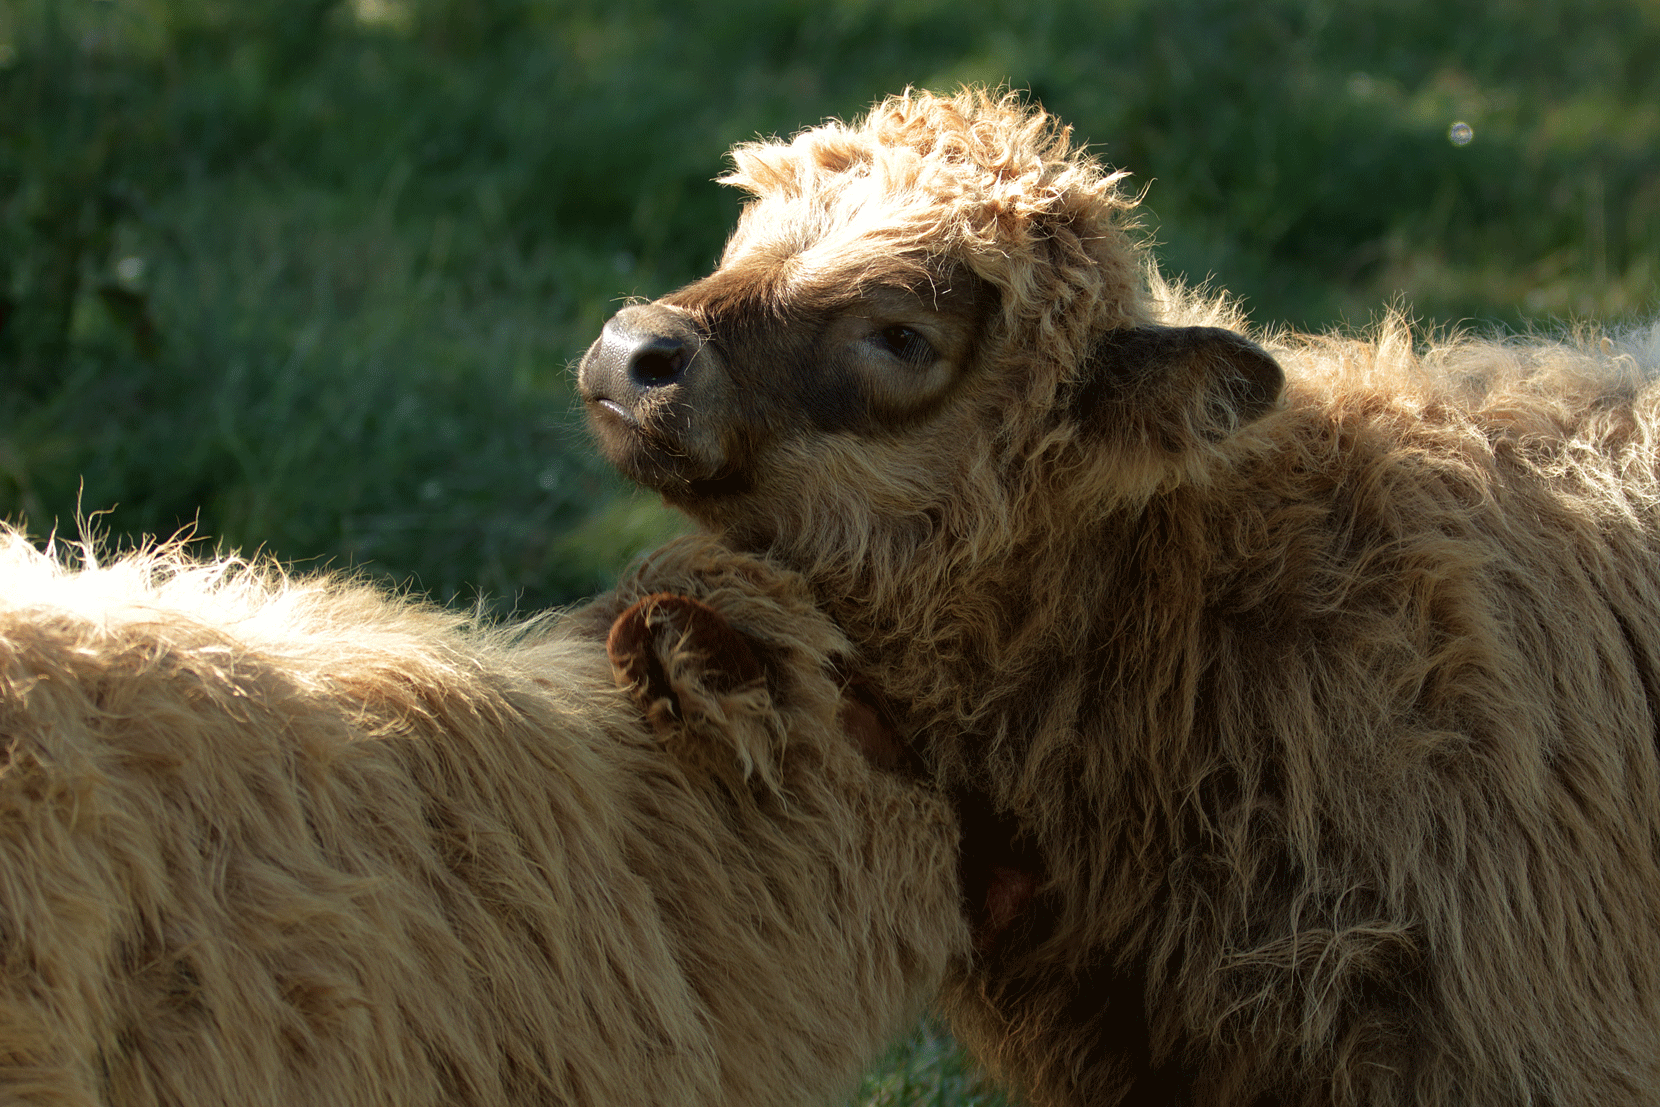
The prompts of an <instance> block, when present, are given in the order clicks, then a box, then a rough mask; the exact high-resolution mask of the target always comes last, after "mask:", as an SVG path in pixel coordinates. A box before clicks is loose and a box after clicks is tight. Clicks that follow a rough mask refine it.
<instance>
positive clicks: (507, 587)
mask: <svg viewBox="0 0 1660 1107" xmlns="http://www.w3.org/2000/svg"><path fill="white" fill-rule="evenodd" d="M1656 59H1660V3H1657V2H1656V0H1641V2H1634V0H1624V2H1614V0H1573V2H1568V0H1496V2H1491V3H1466V2H1453V3H1446V2H1423V3H1405V2H1398V0H1352V2H1315V0H1253V2H1251V3H1226V2H1222V0H1168V2H1162V3H1161V2H1152V0H1095V2H1091V3H1081V2H1074V0H1055V2H1053V3H1047V4H1034V3H1032V2H1030V0H1016V2H1008V3H1003V2H991V0H949V2H945V0H939V2H936V0H811V2H779V3H758V2H754V0H734V2H727V3H711V4H702V5H689V4H685V3H684V2H683V0H607V2H590V0H559V2H553V0H286V2H282V3H276V2H272V0H44V2H43V0H0V517H4V518H6V519H9V520H11V521H13V522H15V523H21V524H23V525H25V526H27V527H28V528H29V529H30V530H31V531H32V532H34V533H35V534H36V535H37V536H42V537H43V536H44V535H45V534H47V533H48V532H50V531H51V530H53V529H54V528H55V529H57V530H58V531H60V532H65V533H69V534H75V533H77V532H78V530H79V529H80V528H81V527H82V526H83V525H89V524H86V523H83V522H82V520H86V519H90V520H91V522H90V525H91V526H93V527H94V528H95V529H98V530H100V531H102V532H104V533H106V534H108V535H110V536H111V538H112V539H113V540H114V541H117V542H121V541H130V540H133V539H135V538H136V537H137V536H140V535H145V534H149V535H160V536H166V535H170V534H173V533H174V532H175V531H177V530H178V529H179V528H180V527H182V526H191V525H194V526H195V527H196V529H197V531H198V533H199V534H200V535H202V536H203V542H204V545H206V546H209V547H212V546H219V547H222V548H236V549H240V550H241V551H243V552H244V553H252V552H254V551H255V550H264V551H266V552H269V553H272V554H275V555H277V556H279V557H281V558H284V559H287V560H293V561H298V562H301V563H303V564H307V565H314V564H332V565H351V566H359V567H362V568H363V569H365V570H366V571H368V572H370V573H372V574H377V575H380V576H383V577H385V578H387V579H390V580H393V581H396V582H398V583H400V584H407V585H409V586H411V587H414V588H416V589H419V590H423V591H426V592H429V593H431V594H432V595H434V596H436V597H437V598H439V599H443V600H451V599H460V600H462V601H463V602H475V601H480V600H481V601H482V602H483V603H485V604H486V605H487V606H489V607H490V608H492V609H494V610H500V611H505V610H508V609H511V608H513V607H519V608H534V607H541V606H545V605H548V604H552V603H562V602H567V601H570V600H573V599H576V598H578V597H580V596H582V595H585V594H587V593H589V592H592V591H594V590H596V589H598V588H601V587H604V586H605V585H606V583H607V582H608V581H609V580H610V579H611V578H612V577H613V576H614V575H615V573H616V571H617V569H618V568H620V566H621V565H622V564H623V563H624V562H625V561H626V559H627V558H628V557H629V556H631V555H632V554H633V553H635V552H637V551H639V550H641V549H644V548H649V547H650V546H652V545H654V544H656V543H657V542H659V541H661V540H662V539H663V538H664V537H665V536H666V535H668V534H670V533H672V532H673V531H674V530H675V529H676V527H677V526H679V523H678V522H677V520H676V519H675V518H674V517H673V516H670V515H668V514H667V513H665V512H664V511H663V510H662V509H661V508H660V507H659V506H657V505H656V503H655V502H653V501H652V500H651V499H650V498H649V497H646V496H643V495H639V494H634V493H631V492H630V491H629V490H628V489H626V488H624V487H623V486H622V484H621V483H620V482H619V481H618V480H617V479H616V478H615V477H613V476H612V475H611V474H610V473H609V472H608V471H607V470H606V468H605V466H603V465H602V464H600V463H599V462H598V461H597V460H596V459H595V458H594V457H593V456H592V451H591V450H590V448H589V444H588V440H587V437H586V433H585V431H584V430H583V427H582V420H581V417H580V411H579V410H577V405H576V403H575V401H574V399H573V394H572V390H571V372H570V367H571V364H572V362H573V361H574V359H575V358H576V357H578V356H579V355H580V353H581V351H582V350H583V348H584V347H585V346H586V345H587V343H588V342H589V341H591V339H592V338H593V336H594V335H595V334H596V333H597V331H598V328H599V326H600V325H601V323H602V322H603V321H604V319H605V318H606V317H607V316H608V315H609V314H610V313H611V312H612V311H614V310H615V309H616V307H617V306H618V305H619V304H620V303H622V302H623V301H624V299H625V298H627V297H629V296H647V297H649V296H655V295H658V294H660V293H662V292H665V291H667V290H668V289H670V288H673V287H675V286H676V285H678V284H680V283H682V282H684V281H686V280H688V279H691V278H692V277H694V276H696V275H698V274H699V273H701V272H703V271H705V270H707V268H708V267H709V266H710V265H711V263H712V262H713V260H714V258H715V256H716V255H717V253H718V251H719V249H720V246H721V243H722V241H723V238H724V236H725V233H726V230H727V228H728V227H729V225H730V224H731V222H732V220H733V218H734V215H735V213H736V210H737V203H738V197H737V196H736V195H734V194H732V193H731V192H730V190H725V189H722V188H721V187H720V186H717V185H715V184H713V183H712V178H713V177H715V176H716V175H718V174H719V173H720V172H721V171H722V169H723V165H724V161H723V157H724V152H725V151H726V150H727V149H728V147H730V146H731V145H732V144H733V143H734V142H737V141H742V140H746V139H751V138H754V137H756V136H758V135H774V134H778V135H788V134H789V133H791V132H793V131H794V130H796V129H798V128H800V127H803V126H807V125H811V124H813V123H816V122H818V121H820V120H821V119H823V118H825V117H827V116H841V117H851V116H854V115H857V114H858V113H859V112H861V111H862V110H863V109H865V108H866V107H868V106H869V105H870V103H871V102H872V101H874V100H875V99H876V98H878V97H880V96H881V95H883V94H885V93H889V92H894V91H898V90H900V89H902V88H904V87H906V86H907V85H911V86H918V87H927V88H934V89H939V90H949V89H952V88H954V87H955V86H957V85H958V84H960V83H963V82H975V83H983V84H991V85H1000V84H1001V85H1008V86H1011V87H1014V88H1017V89H1021V90H1026V91H1028V92H1029V93H1030V94H1031V95H1032V96H1033V97H1034V98H1036V99H1038V100H1040V101H1041V102H1042V103H1043V104H1044V105H1045V106H1046V107H1048V108H1050V109H1051V110H1052V111H1054V112H1056V113H1057V114H1059V115H1060V116H1061V117H1063V118H1064V119H1066V120H1068V121H1069V122H1071V123H1072V124H1073V125H1074V126H1075V128H1076V132H1077V134H1078V135H1079V136H1080V137H1081V138H1083V139H1085V140H1087V141H1088V142H1089V143H1091V145H1092V147H1093V148H1094V149H1095V150H1096V151H1097V152H1098V153H1099V154H1100V155H1101V156H1102V157H1103V158H1104V159H1105V160H1106V161H1108V162H1109V163H1111V164H1114V165H1117V166H1121V167H1123V168H1126V169H1129V170H1130V171H1131V172H1132V173H1133V174H1134V178H1133V180H1134V183H1136V184H1138V185H1145V186H1147V189H1148V192H1147V200H1146V204H1145V207H1144V211H1143V218H1144V222H1145V223H1146V224H1147V226H1148V227H1149V228H1150V230H1151V231H1152V233H1153V236H1154V240H1155V241H1156V243H1157V250H1158V253H1159V255H1160V256H1161V258H1162V260H1163V263H1164V266H1165V268H1166V269H1167V270H1168V271H1170V272H1172V273H1179V274H1185V275H1186V276H1188V277H1189V278H1190V279H1193V280H1205V279H1209V280H1211V281H1212V282H1213V284H1214V285H1215V286H1216V287H1220V288H1226V289H1228V290H1230V291H1231V292H1233V293H1235V294H1237V295H1239V296H1241V297H1243V298H1244V300H1245V303H1246V306H1247V308H1248V309H1249V310H1250V312H1251V314H1252V317H1253V319H1254V320H1255V321H1256V322H1259V323H1288V324H1292V325H1295V326H1299V327H1306V328H1325V327H1331V326H1364V325H1365V324H1366V323H1367V322H1368V320H1370V319H1371V318H1372V317H1373V316H1374V315H1375V314H1376V313H1377V312H1378V311H1379V310H1380V309H1381V308H1382V307H1383V306H1384V305H1386V304H1391V303H1393V304H1398V305H1404V306H1407V307H1409V309H1410V310H1411V311H1412V313H1413V314H1414V315H1415V316H1416V317H1417V318H1418V319H1420V320H1421V321H1422V323H1423V327H1424V333H1425V334H1426V335H1427V334H1429V333H1430V332H1431V331H1432V330H1433V329H1434V328H1435V327H1445V326H1449V325H1457V324H1463V325H1467V326H1472V327H1475V328H1477V329H1483V330H1485V329H1491V328H1496V327H1507V328H1513V329H1514V328H1523V329H1528V328H1532V329H1544V330H1551V329H1555V328H1559V327H1562V326H1565V325H1568V324H1570V323H1574V322H1579V321H1585V320H1590V321H1593V322H1594V323H1596V324H1598V325H1603V326H1608V327H1611V328H1617V327H1619V326H1621V325H1629V324H1631V323H1634V322H1637V321H1639V320H1643V319H1652V318H1653V316H1654V314H1655V312H1656V310H1657V308H1660V293H1657V282H1660V64H1657V63H1656ZM1455 122H1463V123H1465V124H1467V125H1468V126H1469V127H1470V128H1471V130H1472V132H1473V136H1474V137H1473V140H1472V141H1471V142H1469V143H1468V144H1467V145H1462V146H1460V145H1455V144H1454V143H1453V142H1452V141H1450V140H1449V127H1451V125H1452V124H1454V123H1455ZM975 1095H976V1093H974V1092H973V1091H972V1090H971V1081H970V1080H969V1078H968V1077H966V1076H964V1075H963V1074H962V1071H961V1062H960V1059H959V1058H957V1057H956V1055H955V1054H954V1053H953V1051H952V1048H951V1046H950V1043H949V1040H948V1039H944V1038H942V1037H940V1036H939V1035H937V1034H936V1033H935V1032H934V1031H933V1030H932V1029H931V1028H929V1027H927V1026H924V1027H923V1028H922V1029H920V1030H919V1032H918V1036H917V1038H916V1039H915V1040H914V1041H913V1042H911V1043H909V1044H908V1045H907V1046H905V1047H904V1048H902V1049H901V1051H900V1052H899V1053H898V1054H896V1055H895V1057H894V1058H892V1059H890V1063H888V1064H887V1065H885V1066H884V1067H883V1068H882V1069H881V1070H879V1071H878V1072H877V1073H876V1074H874V1075H873V1076H872V1078H871V1081H870V1085H869V1087H867V1089H866V1098H867V1100H868V1101H870V1102H882V1103H889V1102H894V1103H899V1102H903V1103H913V1102H915V1103H921V1102H929V1103H942V1104H943V1103H950V1104H959V1103H968V1102H972V1101H974V1097H975Z"/></svg>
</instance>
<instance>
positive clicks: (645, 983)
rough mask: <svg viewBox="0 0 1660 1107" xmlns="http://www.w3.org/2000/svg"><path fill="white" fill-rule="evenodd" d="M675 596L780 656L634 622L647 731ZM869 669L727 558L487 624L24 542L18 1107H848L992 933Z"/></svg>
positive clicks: (9, 926)
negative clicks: (893, 748) (980, 937)
mask: <svg viewBox="0 0 1660 1107" xmlns="http://www.w3.org/2000/svg"><path fill="white" fill-rule="evenodd" d="M656 592H670V593H678V594H681V595H690V596H694V597H697V598H698V599H699V600H701V601H702V603H703V604H705V605H707V607H708V608H709V609H712V610H713V611H714V612H715V613H717V615H716V616H714V617H713V618H714V620H715V622H717V623H719V622H721V620H722V619H724V622H725V623H726V624H729V625H730V627H731V628H732V630H734V631H736V632H737V636H738V637H739V638H740V639H742V640H744V641H747V642H749V643H751V644H752V645H753V647H754V651H753V656H748V658H747V660H745V661H743V662H742V663H741V664H739V665H737V666H736V668H734V669H732V671H731V672H730V673H728V674H727V675H726V676H722V675H721V672H720V666H721V665H723V664H726V663H727V662H728V661H729V660H730V658H729V657H727V656H711V655H710V652H709V651H708V650H706V649H703V650H701V651H700V647H702V646H703V645H704V644H705V642H706V640H707V635H705V634H703V633H702V631H701V630H700V628H698V627H692V628H689V629H688V628H686V627H684V626H682V627H680V628H679V630H678V631H677V630H676V627H675V626H674V625H672V624H670V623H663V622H661V621H657V622H651V623H650V624H649V625H647V624H642V625H641V627H640V628H637V629H640V630H641V633H639V634H636V635H635V642H636V644H638V645H641V646H642V647H643V648H647V649H649V650H650V651H651V654H652V657H651V665H654V666H655V669H653V670H652V671H653V672H654V673H655V674H656V676H657V678H658V680H659V683H658V685H657V686H656V687H654V688H646V687H636V688H635V689H634V691H635V693H636V694H637V695H638V696H639V697H640V698H641V701H642V703H644V704H646V705H647V706H648V707H650V708H651V709H652V710H651V714H652V717H653V720H654V723H655V726H654V727H648V726H647V725H646V724H645V722H644V721H643V719H642V716H641V710H640V707H638V706H636V704H635V702H634V701H633V700H632V699H631V698H630V696H629V694H628V693H627V692H625V691H624V690H622V689H619V687H618V686H617V684H616V682H615V681H614V678H613V673H612V669H611V661H609V660H608V658H607V651H606V643H605V635H606V631H607V629H608V628H610V627H611V625H612V622H613V619H614V618H616V617H617V616H618V615H619V613H622V614H623V618H621V619H617V624H618V627H622V626H623V625H624V622H625V620H626V619H627V618H628V617H629V612H624V608H627V607H629V605H630V604H631V603H633V602H634V601H636V600H640V599H641V598H642V597H645V596H647V595H648V594H651V593H656ZM638 610H639V608H630V611H638ZM727 633H728V635H730V632H727ZM619 635H620V632H619ZM724 640H725V639H723V641H724ZM648 643H649V645H647V644H648ZM612 645H613V650H614V651H615V650H617V649H618V648H619V645H618V642H617V641H613V644H612ZM739 646H740V647H741V643H739ZM717 647H718V643H717ZM620 648H622V649H623V650H624V652H625V653H626V650H627V643H623V644H622V646H621V647H620ZM845 649H846V643H845V641H844V640H843V639H842V637H841V635H840V633H839V632H838V631H837V630H835V628H834V627H832V626H831V625H830V624H829V623H828V622H827V621H826V620H825V619H824V618H823V617H822V616H819V615H817V614H816V613H815V612H814V611H813V609H812V607H811V605H810V596H809V595H808V593H807V592H806V590H805V588H804V586H803V585H802V583H801V582H800V581H799V580H798V579H796V578H793V577H791V576H790V575H788V574H781V573H777V572H773V571H770V570H768V569H767V568H766V567H764V566H763V565H761V564H760V563H759V562H756V561H754V560H753V559H748V558H744V557H742V556H739V555H734V554H731V553H729V552H727V551H725V550H723V549H720V548H718V547H716V546H714V545H713V544H711V543H709V542H707V541H701V540H693V541H688V542H684V543H681V544H678V545H675V546H672V547H670V548H668V549H666V550H664V551H662V552H661V553H659V554H658V555H656V556H655V557H654V558H653V559H652V560H651V561H650V562H649V563H647V564H646V565H644V566H643V567H641V568H640V569H639V571H638V572H636V573H635V574H634V575H632V576H631V577H630V578H628V579H627V580H625V581H624V583H623V584H622V585H620V586H619V589H618V590H617V592H616V593H614V594H612V595H610V596H607V597H604V598H602V599H601V600H599V601H596V602H595V604H594V605H592V606H590V607H588V608H586V609H583V610H580V611H577V612H575V613H572V614H570V615H566V616H562V617H557V618H544V619H541V620H538V621H534V622H532V623H530V624H528V625H524V626H517V627H506V628H496V629H489V628H484V627H480V626H476V625H471V624H470V623H469V622H468V620H466V619H464V618H462V617H459V616H457V615H455V614H454V613H451V612H448V611H442V610H438V609H435V608H432V607H430V606H427V605H425V604H422V603H418V602H414V601H409V600H404V599H398V598H393V597H389V596H387V595H385V594H383V593H382V592H381V591H379V590H376V589H372V588H370V587H368V586H364V585H359V584H354V583H351V582H349V581H343V580H341V579H336V578H330V577H319V578H309V579H297V578H295V579H290V578H288V577H285V576H284V575H282V574H281V573H279V572H277V571H276V570H274V569H273V568H271V567H269V566H246V565H241V564H237V563H235V562H229V561H227V562H210V563H196V562H192V561H190V560H188V559H186V558H184V557H182V556H180V555H178V554H176V553H174V552H166V551H163V552H159V553H157V552H153V553H150V554H146V555H132V556H127V557H124V558H121V559H119V560H116V561H114V562H112V563H110V564H105V565H97V566H92V565H86V566H83V567H81V568H69V567H65V566H64V565H63V564H62V563H60V562H59V561H58V560H56V559H54V558H52V557H49V556H46V555H42V554H40V553H38V552H36V551H35V550H34V549H33V548H32V547H30V546H29V545H28V544H27V543H26V542H25V541H23V540H22V539H21V538H19V537H18V536H16V535H15V534H5V535H0V1100H4V1101H5V1102H7V1103H29V1104H37V1105H42V1107H45V1105H64V1107H68V1105H71V1104H73V1105H77V1107H81V1105H90V1104H94V1103H101V1104H111V1105H117V1104H119V1105H122V1107H138V1105H142V1104H169V1105H179V1107H189V1105H202V1107H209V1105H212V1107H220V1105H223V1104H271V1105H277V1104H341V1105H345V1104H353V1105H358V1104H365V1105H366V1104H385V1105H398V1107H418V1105H420V1104H433V1105H438V1104H445V1105H455V1104H470V1105H480V1107H483V1105H490V1107H495V1105H506V1104H571V1105H578V1104H580V1105H584V1107H606V1105H611V1107H639V1105H643V1104H654V1103H656V1104H665V1105H670V1104H672V1105H674V1107H685V1105H688V1104H709V1105H711V1107H712V1105H715V1104H756V1105H761V1104H767V1105H772V1104H781V1103H798V1102H799V1103H812V1102H824V1101H826V1100H829V1099H831V1098H832V1097H833V1096H835V1095H836V1094H837V1093H844V1092H845V1091H846V1090H847V1089H848V1088H849V1086H850V1085H851V1083H852V1082H853V1081H854V1080H856V1078H857V1075H858V1072H859V1070H860V1067H861V1065H862V1064H863V1063H865V1062H868V1061H869V1060H870V1059H871V1057H872V1056H873V1055H874V1054H875V1053H876V1052H877V1051H878V1050H879V1048H880V1046H881V1045H882V1044H883V1043H884V1042H885V1041H886V1040H887V1039H888V1038H889V1037H890V1036H891V1035H892V1034H893V1033H895V1032H896V1031H898V1030H899V1029H901V1028H903V1027H904V1026H905V1025H907V1024H908V1022H909V1020H911V1019H913V1018H914V1017H915V1015H916V1014H917V1012H918V1010H919V1009H920V1006H921V1005H922V1004H923V1003H925V1002H926V1001H927V1000H928V999H929V997H930V996H931V994H932V993H933V992H934V990H935V989H936V987H937V985H938V982H939V980H940V978H941V975H942V974H943V972H944V971H945V965H946V961H947V960H948V958H950V957H952V956H954V955H956V954H957V953H958V951H959V950H960V949H962V948H963V946H964V944H965V943H966V934H965V932H964V928H963V926H962V924H961V922H960V921H959V919H960V909H959V905H958V898H957V897H958V893H957V888H956V883H955V864H956V830H955V825H954V822H953V820H952V818H951V816H950V812H949V809H948V808H947V807H946V805H945V804H944V803H943V802H942V801H941V800H940V799H938V798H937V797H936V796H935V795H934V794H932V793H931V792H930V791H929V790H928V789H927V788H924V787H920V786H917V785H914V784H911V783H907V782H905V781H903V780H901V779H900V778H898V777H896V776H894V775H892V774H889V773H883V772H878V771H876V770H874V769H873V768H872V767H871V766H869V765H868V764H867V763H866V761H865V759H864V757H863V756H861V754H860V753H859V751H858V750H857V749H856V748H855V746H854V743H853V742H852V741H850V740H849V739H848V738H847V737H846V736H845V735H844V734H843V733H842V730H841V727H840V725H839V724H838V723H837V721H836V719H837V713H838V711H839V710H840V709H841V704H842V700H841V696H840V694H839V688H838V681H837V678H836V677H835V675H834V672H833V671H832V669H831V668H830V666H831V664H832V662H833V661H834V660H835V659H836V658H837V657H838V656H839V655H840V654H841V653H843V652H844V651H845ZM713 652H714V653H715V654H729V653H731V652H732V651H727V650H724V649H722V648H716V649H715V650H714V651H713ZM737 652H738V653H743V652H744V650H743V649H742V648H739V649H738V650H737ZM757 659H758V661H757ZM635 660H638V658H634V659H631V658H630V657H628V656H623V657H620V658H619V661H620V663H622V664H623V667H624V669H627V668H628V667H629V665H630V664H633V662H634V661H635ZM642 664H643V663H642ZM637 667H638V666H637ZM646 667H647V668H649V667H650V666H646ZM641 671H644V669H641ZM757 673H759V674H760V675H761V676H762V677H764V679H740V678H743V677H745V676H746V675H747V676H748V677H754V676H756V674H757ZM733 674H736V675H735V676H734V675H733Z"/></svg>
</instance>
